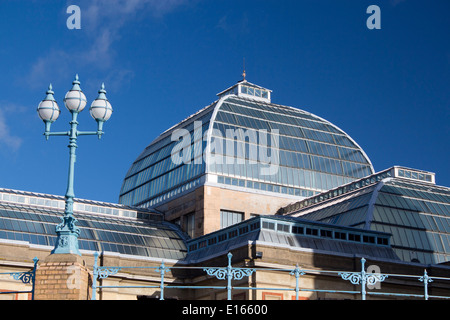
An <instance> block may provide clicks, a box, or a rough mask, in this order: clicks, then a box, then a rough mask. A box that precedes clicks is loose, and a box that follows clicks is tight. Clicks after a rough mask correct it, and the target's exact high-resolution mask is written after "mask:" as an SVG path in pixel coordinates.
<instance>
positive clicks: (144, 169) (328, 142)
mask: <svg viewBox="0 0 450 320" xmlns="http://www.w3.org/2000/svg"><path fill="white" fill-rule="evenodd" d="M215 107H216V104H215V103H214V104H212V105H211V106H209V107H208V108H205V109H204V110H203V111H202V112H203V113H204V114H203V115H202V116H200V117H199V118H198V119H196V121H202V124H203V128H202V129H203V130H202V133H205V132H206V131H207V129H208V127H209V120H210V118H211V115H212V113H213V111H214V108H215ZM175 128H176V127H175ZM175 128H174V129H175ZM185 128H186V129H187V130H190V131H191V134H192V141H194V140H196V139H202V137H193V134H194V124H193V121H190V122H189V124H188V125H187V126H185ZM213 128H214V129H218V130H220V132H221V133H222V136H223V137H225V135H226V130H227V129H237V128H241V129H247V128H250V129H255V130H258V129H265V130H268V131H269V132H270V131H271V130H272V129H277V130H279V145H276V146H274V147H276V149H277V151H278V152H279V164H280V166H279V170H278V172H277V174H275V175H266V176H261V174H260V172H261V171H260V170H261V166H264V164H261V163H258V164H257V165H249V164H230V165H227V164H220V163H219V164H217V163H216V164H210V165H209V166H208V167H207V168H206V167H205V164H204V161H200V162H201V163H202V164H201V165H198V164H197V165H195V164H190V165H180V166H177V165H175V164H174V163H173V162H172V161H171V158H170V153H171V150H172V149H173V147H174V146H175V145H176V143H178V141H174V142H173V141H171V136H170V135H169V134H167V133H170V131H168V132H167V133H166V137H164V138H159V140H156V141H155V142H153V143H152V144H150V145H149V146H148V147H147V148H146V149H145V150H144V151H143V152H142V154H141V155H140V156H139V157H138V159H137V160H136V161H135V163H134V164H133V165H132V167H131V168H130V170H129V171H128V173H127V176H126V178H125V180H124V182H123V185H122V189H121V192H120V198H119V202H120V203H123V204H128V205H152V204H155V202H159V201H155V200H156V199H159V198H161V196H163V195H165V194H167V193H168V192H170V190H176V188H177V187H178V186H180V185H182V184H184V183H186V182H187V181H189V180H191V179H196V178H198V177H199V176H200V175H202V174H204V173H205V172H211V173H216V174H220V175H224V176H234V177H237V178H242V179H246V180H250V181H251V180H253V181H255V182H257V181H259V182H263V183H264V182H268V183H270V184H275V185H280V186H287V187H291V188H297V189H298V188H303V189H306V190H307V191H308V194H311V192H312V194H314V193H316V192H320V191H323V190H328V189H331V188H334V187H337V186H339V185H342V184H345V183H348V182H350V181H352V180H354V179H355V178H360V177H364V176H367V175H369V174H371V173H373V170H372V167H371V164H370V162H369V161H368V159H367V158H366V157H365V155H364V154H363V152H362V151H361V149H360V148H359V147H358V146H356V145H355V144H354V143H353V142H352V141H351V139H349V138H348V136H347V135H346V134H345V133H343V132H342V131H340V130H338V129H337V128H335V127H334V126H333V125H331V124H330V123H328V122H326V121H324V120H322V119H320V118H318V117H315V116H313V115H311V114H309V113H307V112H304V111H302V110H297V109H294V108H290V107H284V106H279V105H275V104H267V103H263V102H257V101H252V100H250V99H243V98H238V97H234V96H228V97H227V99H226V100H225V101H224V103H223V104H222V106H221V108H220V110H219V111H218V113H217V115H216V119H215V122H214V127H213ZM170 130H173V129H170ZM213 131H214V130H213ZM210 138H211V139H212V140H214V139H215V137H214V136H213V137H210ZM216 138H217V137H216ZM238 139H239V138H238ZM244 140H245V137H244ZM197 141H198V140H197ZM224 143H225V141H224ZM193 145H194V143H193ZM201 146H202V149H203V150H205V147H206V141H202V143H201ZM258 146H259V145H258V144H257V145H256V147H258ZM253 147H255V146H252V145H251V143H249V142H244V143H243V144H242V150H240V151H239V152H241V154H245V155H247V158H244V159H243V160H244V161H245V160H253V159H249V158H248V155H249V152H248V151H249V150H250V148H253ZM223 150H225V148H223ZM215 152H216V151H213V154H215ZM217 154H219V155H220V152H219V151H217ZM193 156H194V155H193ZM225 156H226V155H225ZM228 160H230V159H228ZM172 171H173V173H172V174H171V175H170V176H169V175H168V173H169V172H172Z"/></svg>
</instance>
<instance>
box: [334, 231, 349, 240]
mask: <svg viewBox="0 0 450 320" xmlns="http://www.w3.org/2000/svg"><path fill="white" fill-rule="evenodd" d="M334 238H335V239H340V240H346V239H347V234H346V233H345V232H338V231H335V232H334Z"/></svg>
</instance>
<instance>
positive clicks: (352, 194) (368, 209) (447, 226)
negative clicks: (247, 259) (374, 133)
mask: <svg viewBox="0 0 450 320" xmlns="http://www.w3.org/2000/svg"><path fill="white" fill-rule="evenodd" d="M406 171H409V172H416V173H421V174H422V176H420V175H419V174H417V175H409V176H408V177H404V175H405V172H406ZM427 175H428V177H427ZM431 175H432V174H431V173H427V172H423V171H421V170H415V169H409V168H403V167H393V168H390V169H387V170H384V171H382V172H381V173H378V174H375V175H372V176H370V177H366V178H363V179H360V180H357V181H354V182H352V183H351V184H349V185H346V186H341V187H339V188H337V189H334V190H330V191H327V192H324V193H322V194H319V195H317V196H315V197H312V198H310V199H306V200H303V201H301V202H298V203H295V204H292V205H290V206H288V207H286V208H284V209H283V210H280V214H288V215H290V216H295V217H302V218H303V219H308V220H312V221H321V222H323V223H328V224H333V225H342V226H353V227H357V228H362V229H365V230H377V231H383V232H387V233H390V234H392V240H391V244H392V248H393V249H394V251H395V252H396V254H397V255H398V256H399V257H400V258H401V259H402V260H403V261H407V262H410V261H413V262H420V263H425V264H432V263H444V262H447V261H449V260H450V188H447V187H443V186H437V185H435V184H434V183H433V181H434V176H433V177H432V176H431ZM412 177H416V178H412Z"/></svg>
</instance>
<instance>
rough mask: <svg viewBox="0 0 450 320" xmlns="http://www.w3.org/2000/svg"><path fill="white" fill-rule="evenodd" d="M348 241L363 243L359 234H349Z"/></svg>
mask: <svg viewBox="0 0 450 320" xmlns="http://www.w3.org/2000/svg"><path fill="white" fill-rule="evenodd" d="M348 240H350V241H356V242H361V236H360V235H359V234H354V233H349V234H348Z"/></svg>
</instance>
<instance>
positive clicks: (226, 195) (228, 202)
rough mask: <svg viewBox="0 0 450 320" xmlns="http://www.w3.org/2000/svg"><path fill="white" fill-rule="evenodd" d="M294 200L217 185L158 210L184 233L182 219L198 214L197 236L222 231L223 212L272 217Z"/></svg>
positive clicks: (197, 190)
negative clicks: (175, 223)
mask: <svg viewBox="0 0 450 320" xmlns="http://www.w3.org/2000/svg"><path fill="white" fill-rule="evenodd" d="M292 202H294V200H293V199H289V198H284V197H277V196H269V195H267V194H262V193H258V192H243V191H237V190H231V189H228V188H221V187H218V186H202V187H199V188H198V189H196V190H194V191H193V192H191V193H189V194H187V195H184V196H182V197H179V198H176V199H174V200H172V201H170V202H168V203H165V204H164V205H162V206H160V207H158V208H157V209H158V210H160V211H162V212H165V219H166V220H168V221H172V222H173V221H176V220H177V219H180V220H179V222H180V225H181V227H182V228H183V229H184V230H185V225H184V221H183V218H184V217H185V216H186V215H188V214H191V213H194V214H195V233H194V237H199V236H202V235H205V234H208V233H211V232H213V231H217V230H219V229H220V210H229V211H236V212H241V213H243V214H244V219H245V220H246V219H249V218H251V217H252V215H272V214H274V212H277V210H278V209H279V208H281V207H283V206H286V205H288V204H290V203H292Z"/></svg>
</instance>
